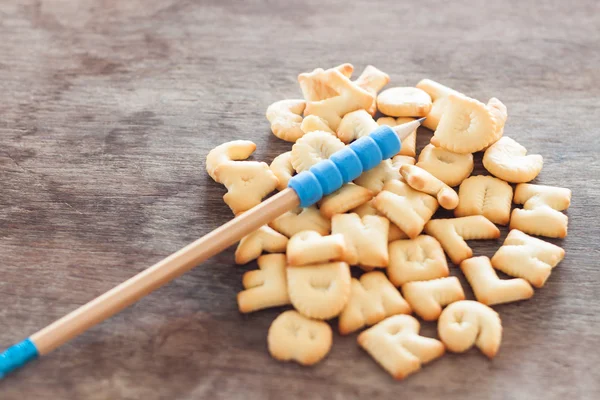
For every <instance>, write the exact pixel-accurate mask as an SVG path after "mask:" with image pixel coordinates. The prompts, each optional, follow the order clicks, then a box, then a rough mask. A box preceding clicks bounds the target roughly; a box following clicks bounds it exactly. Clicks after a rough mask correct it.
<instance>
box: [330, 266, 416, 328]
mask: <svg viewBox="0 0 600 400" xmlns="http://www.w3.org/2000/svg"><path fill="white" fill-rule="evenodd" d="M410 311H411V310H410V306H409V305H408V303H407V302H406V301H405V300H404V299H403V298H402V295H400V292H399V291H398V290H397V289H396V288H395V287H394V285H392V284H391V283H390V281H388V279H387V278H386V277H385V274H384V273H383V272H379V271H373V272H367V273H366V274H364V275H363V276H361V277H360V280H358V279H355V278H352V289H351V292H350V300H348V304H346V307H345V308H344V310H343V311H342V313H341V314H340V318H339V329H340V334H341V335H347V334H349V333H352V332H354V331H356V330H358V329H360V328H362V327H363V326H365V325H373V324H376V323H377V322H379V321H381V320H383V319H384V318H387V317H389V316H391V315H396V314H410Z"/></svg>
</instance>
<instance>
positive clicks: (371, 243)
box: [331, 214, 389, 268]
mask: <svg viewBox="0 0 600 400" xmlns="http://www.w3.org/2000/svg"><path fill="white" fill-rule="evenodd" d="M331 231H332V232H333V233H334V234H341V235H343V236H344V241H345V243H346V255H345V260H346V261H347V262H348V264H350V265H360V266H362V267H370V268H376V267H385V266H387V265H388V231H389V221H388V220H387V219H386V218H384V217H379V216H376V215H365V216H364V217H362V218H361V217H359V216H358V215H357V214H337V215H334V216H333V218H332V219H331Z"/></svg>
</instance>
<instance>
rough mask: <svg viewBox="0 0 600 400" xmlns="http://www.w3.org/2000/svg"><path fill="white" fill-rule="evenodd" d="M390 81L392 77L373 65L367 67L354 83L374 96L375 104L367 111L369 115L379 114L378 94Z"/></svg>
mask: <svg viewBox="0 0 600 400" xmlns="http://www.w3.org/2000/svg"><path fill="white" fill-rule="evenodd" d="M389 81H390V77H389V75H388V74H386V73H385V72H383V71H381V70H379V69H377V68H375V67H374V66H372V65H367V67H366V68H365V69H364V71H363V72H362V74H360V76H359V77H358V79H356V80H355V81H354V83H356V84H357V85H358V86H359V87H361V88H363V89H365V90H366V91H367V92H369V93H371V94H372V95H373V102H372V103H371V106H370V107H369V108H368V109H367V111H368V112H369V114H371V115H375V113H377V101H376V97H377V92H379V91H380V90H381V89H383V87H384V86H385V85H387V84H388V82H389Z"/></svg>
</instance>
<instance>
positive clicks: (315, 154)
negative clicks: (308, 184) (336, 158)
mask: <svg viewBox="0 0 600 400" xmlns="http://www.w3.org/2000/svg"><path fill="white" fill-rule="evenodd" d="M344 146H345V145H344V143H342V142H341V141H340V139H338V138H337V137H335V136H333V135H332V134H330V133H327V132H325V131H312V132H309V133H307V134H306V135H304V136H302V137H301V138H300V139H298V141H296V143H294V145H293V146H292V156H291V159H290V161H291V162H292V166H293V167H294V169H295V170H296V172H298V173H300V172H302V171H306V170H308V169H309V168H310V167H312V166H313V165H315V164H318V163H319V162H321V161H323V160H327V159H328V158H329V157H331V156H332V155H333V153H335V152H336V151H339V150H341V149H343V148H344Z"/></svg>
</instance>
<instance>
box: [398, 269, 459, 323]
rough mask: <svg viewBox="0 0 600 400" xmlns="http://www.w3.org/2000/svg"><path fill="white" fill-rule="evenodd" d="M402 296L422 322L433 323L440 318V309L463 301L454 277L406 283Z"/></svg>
mask: <svg viewBox="0 0 600 400" xmlns="http://www.w3.org/2000/svg"><path fill="white" fill-rule="evenodd" d="M402 294H403V295H404V297H405V298H406V301H408V304H410V307H411V308H412V310H413V311H414V312H415V314H417V315H418V316H419V317H421V318H423V320H424V321H435V320H436V319H438V318H439V317H440V314H441V313H442V307H445V306H447V305H448V304H450V303H454V302H455V301H460V300H464V299H465V292H463V289H462V286H461V285H460V282H459V281H458V278H457V277H455V276H449V277H447V278H439V279H433V280H430V281H415V282H407V283H405V284H403V285H402Z"/></svg>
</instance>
